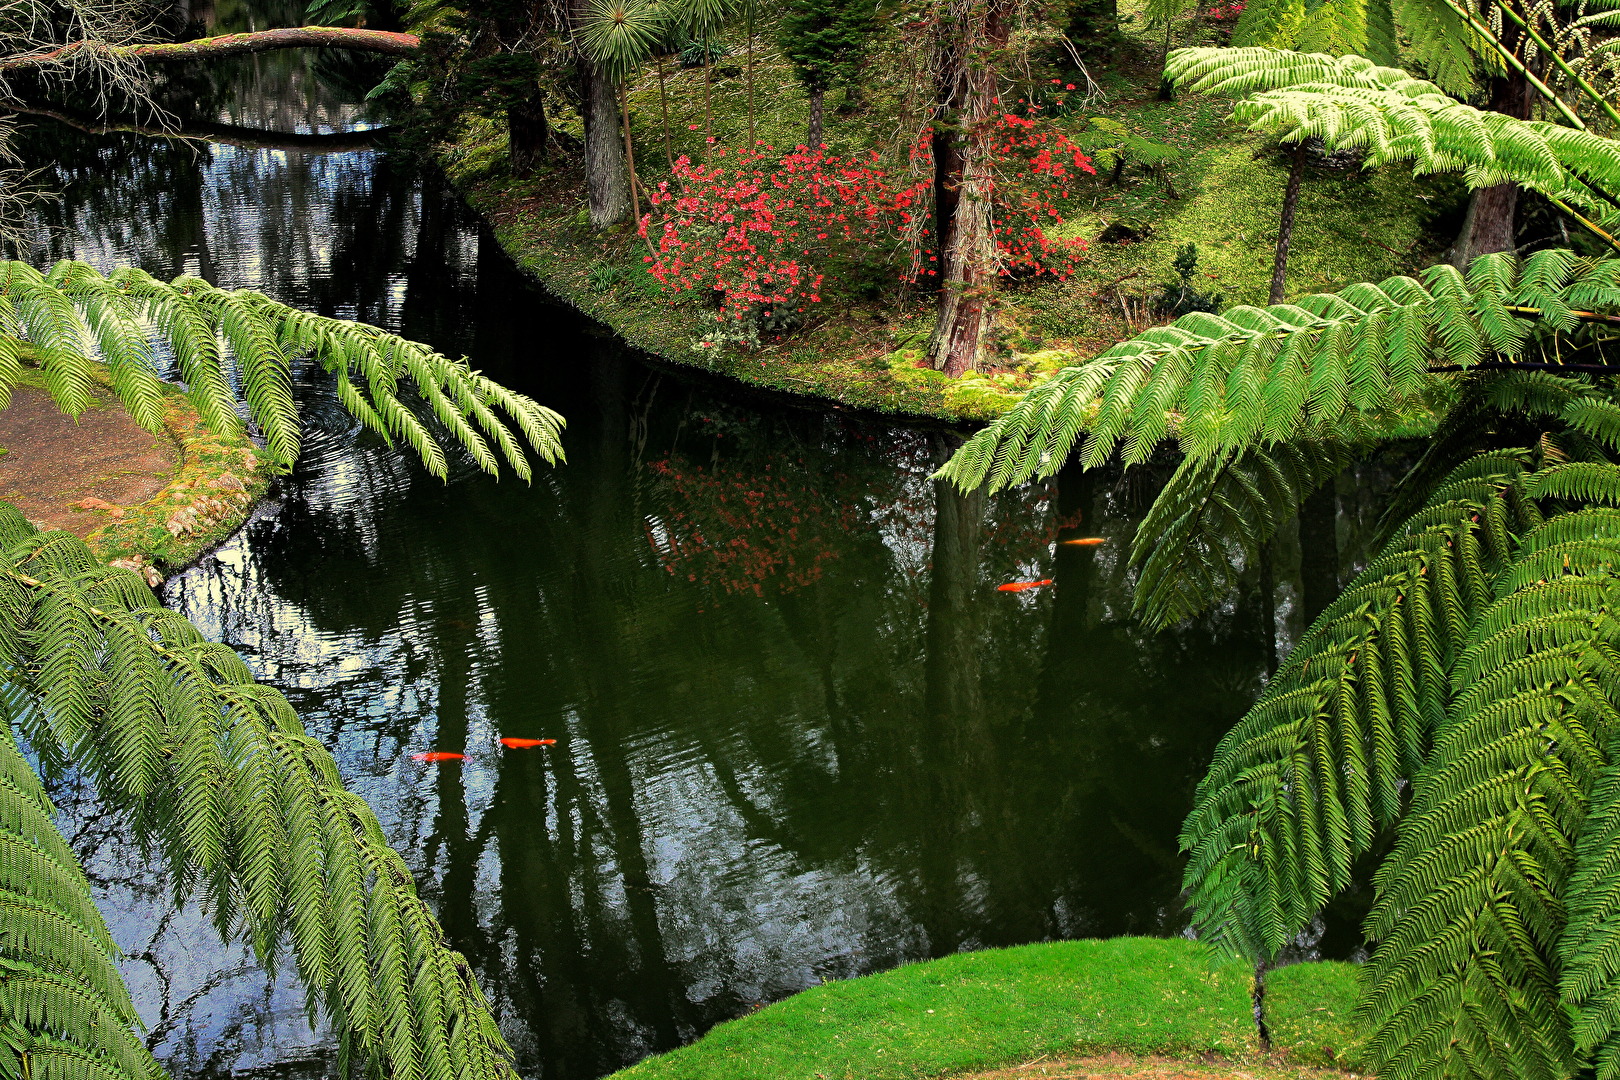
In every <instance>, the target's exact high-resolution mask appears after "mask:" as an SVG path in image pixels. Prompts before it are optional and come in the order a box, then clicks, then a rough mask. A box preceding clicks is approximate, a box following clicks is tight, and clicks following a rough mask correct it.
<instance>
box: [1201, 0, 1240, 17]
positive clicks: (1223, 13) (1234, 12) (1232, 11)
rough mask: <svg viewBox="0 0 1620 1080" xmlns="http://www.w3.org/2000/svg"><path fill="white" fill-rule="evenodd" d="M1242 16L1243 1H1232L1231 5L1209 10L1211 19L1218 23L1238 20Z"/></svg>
mask: <svg viewBox="0 0 1620 1080" xmlns="http://www.w3.org/2000/svg"><path fill="white" fill-rule="evenodd" d="M1241 14H1243V0H1232V2H1231V3H1230V4H1224V5H1221V6H1220V7H1212V8H1210V9H1209V17H1210V18H1211V19H1214V20H1216V21H1217V22H1222V21H1225V20H1227V19H1236V18H1237V17H1238V16H1239V15H1241Z"/></svg>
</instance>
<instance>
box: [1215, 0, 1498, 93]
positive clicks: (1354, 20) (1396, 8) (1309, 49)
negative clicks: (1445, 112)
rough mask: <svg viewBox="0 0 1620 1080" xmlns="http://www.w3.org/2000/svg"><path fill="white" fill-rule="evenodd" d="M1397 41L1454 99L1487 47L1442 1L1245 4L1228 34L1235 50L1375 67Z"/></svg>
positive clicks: (1469, 85) (1266, 0) (1389, 59)
mask: <svg viewBox="0 0 1620 1080" xmlns="http://www.w3.org/2000/svg"><path fill="white" fill-rule="evenodd" d="M1403 39H1404V40H1405V41H1406V42H1409V43H1410V44H1409V48H1410V53H1411V55H1413V56H1414V57H1415V58H1416V59H1417V61H1418V63H1419V64H1421V65H1422V67H1423V68H1424V69H1425V70H1427V71H1430V72H1432V73H1434V76H1435V79H1436V81H1437V82H1438V83H1439V84H1440V85H1442V86H1444V87H1445V88H1446V90H1447V91H1448V92H1450V93H1455V94H1467V93H1469V92H1470V91H1471V90H1472V89H1473V86H1474V79H1475V75H1476V73H1477V72H1478V71H1480V70H1481V67H1482V65H1481V62H1480V60H1479V55H1480V54H1481V53H1487V52H1489V50H1490V48H1491V45H1490V42H1488V41H1487V40H1485V39H1484V38H1483V37H1482V35H1480V33H1479V32H1478V31H1477V30H1476V29H1475V28H1474V27H1473V26H1472V25H1471V24H1470V23H1469V21H1468V20H1466V19H1465V18H1464V17H1463V15H1462V14H1461V13H1460V12H1459V11H1458V10H1457V9H1456V8H1455V7H1453V6H1452V5H1451V4H1450V3H1448V2H1447V0H1330V2H1327V3H1320V4H1312V3H1307V2H1305V0H1250V2H1248V3H1246V4H1245V5H1244V9H1243V15H1242V17H1241V18H1240V19H1239V20H1238V25H1237V28H1236V30H1234V31H1233V34H1232V44H1233V45H1235V46H1240V47H1243V46H1248V47H1269V48H1272V49H1288V50H1295V49H1297V50H1299V51H1301V52H1304V53H1329V54H1333V55H1342V54H1345V53H1353V54H1356V55H1357V56H1368V57H1372V58H1373V59H1374V60H1375V61H1377V62H1378V63H1380V64H1393V63H1394V62H1395V60H1396V54H1397V51H1398V49H1397V42H1399V41H1402V40H1403ZM1245 51H1247V50H1245ZM1494 66H1495V65H1494V64H1492V63H1488V64H1487V65H1485V68H1486V69H1487V70H1490V69H1494Z"/></svg>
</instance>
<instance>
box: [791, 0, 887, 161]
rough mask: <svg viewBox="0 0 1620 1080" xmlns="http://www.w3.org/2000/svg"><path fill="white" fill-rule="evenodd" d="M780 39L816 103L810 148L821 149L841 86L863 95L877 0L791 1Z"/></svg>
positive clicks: (808, 133)
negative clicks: (827, 114) (826, 110)
mask: <svg viewBox="0 0 1620 1080" xmlns="http://www.w3.org/2000/svg"><path fill="white" fill-rule="evenodd" d="M781 12H782V17H781V24H780V29H779V32H778V36H777V42H778V47H779V48H780V49H781V50H782V55H783V56H785V57H787V58H788V60H790V61H791V62H792V64H793V72H794V74H795V75H797V76H798V79H799V84H800V85H801V86H803V87H804V91H805V94H806V95H808V97H809V99H810V124H809V127H808V129H807V131H806V133H805V140H804V141H805V145H806V146H808V147H809V148H810V149H812V150H814V149H815V148H816V147H818V146H820V145H821V129H822V112H823V107H824V100H825V98H826V95H827V91H828V90H831V89H832V88H833V87H835V86H840V85H842V86H844V87H847V88H849V92H850V93H856V92H858V88H859V86H860V80H861V69H862V61H863V60H864V59H865V57H866V53H867V50H868V49H869V48H870V47H871V42H872V37H873V34H874V33H875V32H876V30H877V0H789V2H788V3H786V4H784V5H783V6H782V9H781Z"/></svg>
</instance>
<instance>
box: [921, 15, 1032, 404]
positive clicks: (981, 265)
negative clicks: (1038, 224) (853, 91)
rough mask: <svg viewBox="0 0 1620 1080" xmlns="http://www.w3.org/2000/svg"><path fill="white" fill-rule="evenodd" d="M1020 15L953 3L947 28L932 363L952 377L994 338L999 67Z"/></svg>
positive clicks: (941, 74)
mask: <svg viewBox="0 0 1620 1080" xmlns="http://www.w3.org/2000/svg"><path fill="white" fill-rule="evenodd" d="M1013 14H1014V2H1013V0H951V2H950V3H949V4H947V5H946V8H945V10H944V11H943V12H942V13H941V18H940V21H939V41H938V46H937V55H938V69H937V80H938V81H937V86H938V99H937V100H938V106H937V110H936V113H935V122H934V136H933V150H934V218H935V222H936V228H937V233H936V237H937V240H938V247H939V266H940V270H939V276H940V283H939V284H940V289H939V316H938V322H937V323H936V324H935V327H934V336H933V339H932V341H931V342H930V343H929V349H928V359H929V362H930V363H931V364H932V365H933V367H934V368H935V369H936V370H939V371H943V372H944V373H945V374H947V375H949V376H951V377H952V378H955V377H957V376H960V375H962V374H963V373H965V372H968V371H973V370H975V369H977V368H978V367H979V365H980V361H981V358H982V357H983V355H984V349H985V345H986V341H987V339H988V338H989V335H990V322H991V318H992V316H993V304H994V298H995V285H996V242H995V229H994V225H993V224H992V209H993V207H992V204H991V182H992V169H993V166H994V150H993V147H992V142H993V139H992V130H991V129H992V116H993V111H992V110H993V107H994V103H995V98H996V65H995V62H994V61H995V60H996V59H997V55H998V53H999V52H1000V51H1001V50H1002V49H1003V48H1005V46H1006V44H1007V39H1008V36H1009V35H1010V33H1011V31H1012V20H1013Z"/></svg>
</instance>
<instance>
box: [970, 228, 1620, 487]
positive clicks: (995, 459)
mask: <svg viewBox="0 0 1620 1080" xmlns="http://www.w3.org/2000/svg"><path fill="white" fill-rule="evenodd" d="M1616 307H1620V260H1590V259H1580V258H1576V257H1575V256H1574V255H1572V254H1570V253H1569V252H1567V251H1562V250H1549V251H1542V252H1537V253H1536V254H1535V255H1532V256H1530V257H1529V258H1528V259H1525V260H1522V261H1520V260H1516V259H1514V258H1513V257H1512V256H1509V255H1486V256H1483V257H1481V258H1480V259H1478V260H1477V261H1475V263H1474V264H1473V265H1472V266H1471V267H1470V268H1469V271H1468V274H1467V276H1466V277H1464V276H1463V275H1462V274H1460V273H1458V272H1457V271H1456V270H1454V269H1453V268H1451V267H1449V266H1435V267H1431V268H1429V269H1428V270H1426V271H1424V272H1423V274H1422V275H1420V277H1418V278H1409V277H1396V278H1390V279H1388V280H1386V281H1383V282H1381V283H1379V284H1378V285H1368V284H1360V285H1352V286H1350V287H1349V288H1347V289H1341V290H1340V291H1339V292H1337V293H1324V294H1316V295H1312V296H1306V297H1302V298H1300V299H1299V300H1297V301H1295V302H1294V303H1292V304H1277V305H1273V306H1271V307H1268V308H1254V307H1235V308H1232V309H1229V310H1228V311H1226V312H1223V313H1222V314H1221V315H1219V316H1216V315H1210V314H1205V313H1202V312H1195V313H1194V314H1191V315H1185V316H1183V317H1182V318H1180V319H1178V320H1176V322H1175V323H1173V324H1172V325H1170V326H1164V327H1155V328H1153V329H1151V330H1147V331H1144V332H1143V333H1141V334H1138V335H1137V336H1136V337H1134V338H1132V339H1130V340H1128V341H1125V342H1121V343H1120V344H1118V345H1115V346H1113V347H1112V348H1110V349H1108V350H1107V351H1105V352H1103V353H1102V354H1101V355H1099V356H1097V357H1096V358H1095V359H1092V360H1090V361H1087V362H1084V363H1081V364H1077V365H1075V366H1073V367H1067V368H1064V369H1062V370H1061V371H1059V372H1058V373H1057V374H1056V375H1054V376H1053V377H1052V378H1051V379H1049V380H1047V381H1046V382H1044V383H1042V384H1040V385H1038V386H1036V387H1034V388H1033V389H1031V390H1030V391H1029V392H1028V393H1027V394H1025V395H1024V397H1023V399H1022V400H1020V401H1019V402H1018V404H1016V405H1014V406H1013V407H1012V408H1011V409H1010V410H1008V411H1007V412H1006V413H1005V414H1004V415H1003V416H1001V417H1000V418H998V419H997V420H996V421H995V422H994V423H992V424H990V425H989V426H988V427H986V428H984V429H983V430H982V431H980V432H978V433H977V434H975V435H974V436H973V437H972V438H971V439H969V440H968V441H967V442H966V443H964V444H963V445H962V447H961V448H960V449H958V450H957V452H956V453H955V454H954V455H953V456H952V457H951V459H950V460H949V461H948V462H946V464H945V466H944V467H943V468H942V469H941V470H940V475H941V476H944V477H947V478H949V479H951V480H953V481H955V482H956V483H957V485H958V486H960V487H962V488H963V489H964V490H971V489H973V488H975V487H978V486H979V485H981V484H989V485H990V486H991V487H992V488H1001V487H1006V486H1008V485H1011V484H1016V483H1020V482H1022V481H1024V480H1026V479H1028V478H1029V477H1031V476H1037V475H1039V476H1045V475H1049V474H1051V473H1054V472H1056V471H1057V470H1058V469H1059V468H1061V467H1062V465H1063V463H1064V461H1065V460H1066V459H1067V457H1068V455H1069V454H1070V452H1071V451H1073V450H1074V449H1075V448H1076V446H1077V445H1078V446H1079V447H1080V460H1081V462H1082V463H1083V464H1084V465H1086V466H1088V467H1089V466H1095V465H1099V464H1101V463H1102V462H1104V461H1106V460H1108V459H1109V458H1110V456H1111V455H1113V454H1114V453H1115V452H1116V450H1117V451H1119V454H1120V458H1121V460H1123V461H1124V462H1125V463H1126V464H1132V463H1135V462H1140V461H1144V460H1146V459H1147V457H1148V456H1149V455H1150V454H1151V453H1152V452H1153V450H1154V448H1155V447H1156V446H1158V445H1159V444H1160V443H1161V442H1163V441H1164V440H1166V439H1168V438H1170V437H1172V436H1174V438H1175V439H1176V441H1177V442H1178V443H1179V445H1180V447H1181V449H1182V451H1183V452H1184V453H1186V454H1188V455H1190V456H1193V457H1199V458H1202V457H1208V456H1211V455H1215V454H1223V455H1231V454H1237V453H1241V452H1243V451H1245V450H1247V449H1249V448H1250V447H1254V446H1265V445H1270V444H1273V443H1277V442H1281V441H1284V440H1290V439H1299V438H1323V437H1332V438H1336V439H1341V440H1355V439H1358V438H1363V437H1367V436H1369V435H1370V434H1371V433H1373V432H1376V431H1378V430H1380V429H1387V427H1388V426H1389V425H1391V424H1394V423H1397V422H1399V420H1400V418H1401V417H1402V415H1403V414H1404V413H1407V412H1410V411H1413V410H1418V409H1421V408H1423V403H1424V402H1425V400H1426V399H1427V398H1429V397H1430V396H1432V395H1434V394H1436V393H1439V392H1441V391H1442V390H1443V389H1444V386H1445V381H1444V380H1445V379H1446V378H1448V376H1447V375H1446V374H1444V370H1445V369H1449V368H1457V369H1468V368H1470V367H1474V366H1477V365H1479V364H1482V363H1486V362H1490V363H1505V362H1513V361H1521V360H1529V359H1534V360H1536V361H1554V362H1556V361H1559V360H1561V359H1563V357H1564V354H1567V352H1568V350H1569V348H1570V347H1571V346H1572V345H1579V344H1582V343H1584V342H1586V341H1587V340H1588V337H1589V336H1590V331H1589V328H1590V327H1593V326H1603V325H1606V324H1608V323H1609V322H1610V321H1611V319H1612V316H1611V315H1607V314H1605V313H1604V311H1605V310H1609V311H1612V310H1614V309H1615V308H1616ZM1592 309H1597V310H1592ZM1583 335H1587V337H1583ZM1594 347H1597V348H1601V343H1598V344H1597V345H1595V346H1594ZM1082 438H1083V440H1084V441H1083V443H1082Z"/></svg>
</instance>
